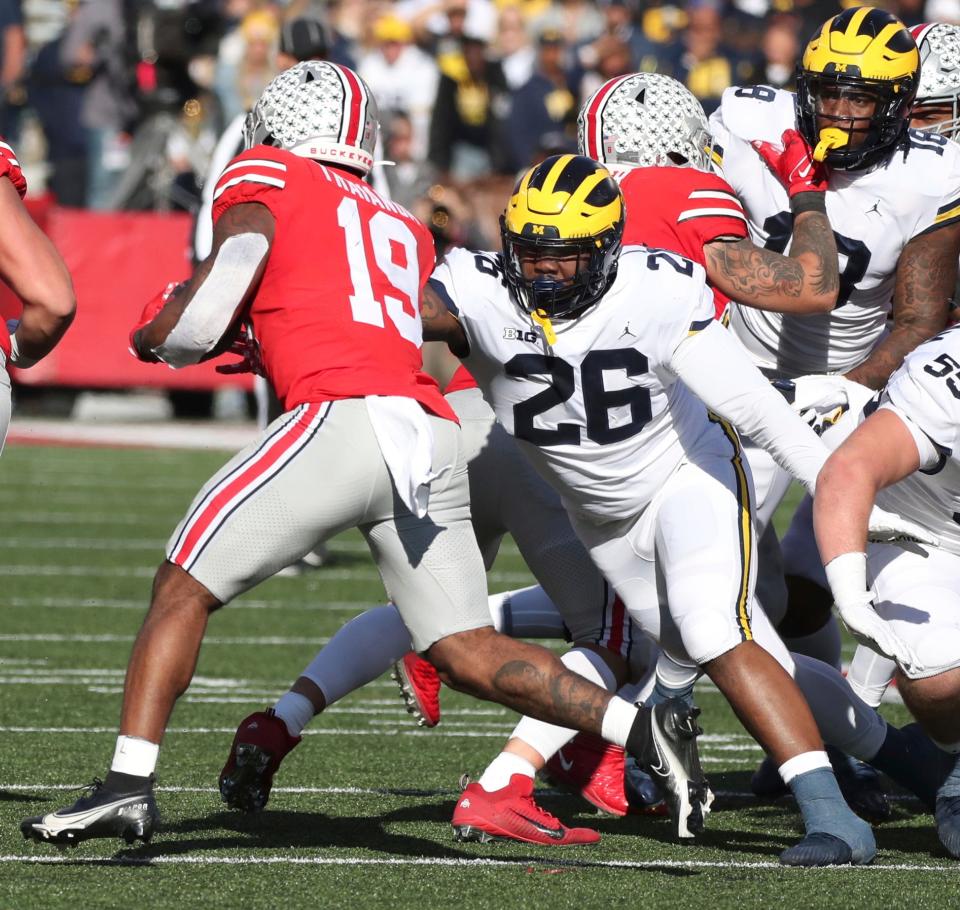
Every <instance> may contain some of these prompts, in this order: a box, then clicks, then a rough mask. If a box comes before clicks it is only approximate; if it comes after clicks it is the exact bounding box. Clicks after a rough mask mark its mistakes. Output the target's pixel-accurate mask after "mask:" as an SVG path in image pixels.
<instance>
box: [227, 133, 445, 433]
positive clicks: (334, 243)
mask: <svg viewBox="0 0 960 910" xmlns="http://www.w3.org/2000/svg"><path fill="white" fill-rule="evenodd" d="M213 199H214V203H213V221H214V224H216V222H217V220H218V219H219V218H220V217H221V216H222V215H223V213H224V212H225V211H227V209H229V208H230V207H231V206H234V205H241V204H243V203H247V202H255V203H259V204H261V205H264V206H266V207H267V208H268V209H269V210H270V212H271V213H272V214H273V217H274V218H275V220H276V230H275V232H274V240H273V246H272V248H271V251H270V258H269V260H268V261H267V266H266V269H265V271H264V274H263V279H262V281H261V282H260V287H259V289H258V290H257V294H256V296H255V298H254V299H253V302H252V304H251V307H250V313H249V318H250V320H251V321H252V323H253V329H254V333H255V334H256V336H257V339H258V340H259V342H260V346H261V349H262V353H263V362H264V368H265V370H266V374H267V377H268V378H269V380H270V382H271V384H272V385H273V387H274V389H275V390H276V392H277V395H278V396H279V398H280V400H281V401H282V402H283V406H284V408H285V409H287V410H290V409H291V408H294V407H296V406H297V405H300V404H303V403H304V402H318V401H334V400H337V399H341V398H358V397H362V396H365V395H401V396H405V397H408V398H414V399H416V400H417V401H419V402H420V403H421V404H422V405H423V406H424V407H425V408H426V409H427V410H429V411H431V412H432V413H434V414H437V415H439V416H441V417H445V418H447V419H450V420H456V417H455V416H454V414H453V411H452V410H451V409H450V406H449V405H448V404H447V403H446V402H445V401H444V399H443V396H442V395H441V394H440V389H439V387H438V385H437V383H436V381H435V380H433V379H432V378H431V377H430V376H428V375H427V374H426V373H424V372H423V369H422V368H423V360H422V357H421V352H420V348H421V345H422V333H421V325H420V309H419V304H420V292H421V290H422V289H423V286H424V284H425V283H426V281H427V279H428V278H429V277H430V272H431V271H432V269H433V265H434V247H433V239H432V237H431V236H430V233H429V231H428V230H427V229H426V228H425V227H424V226H423V225H422V224H421V223H420V222H419V221H417V219H416V218H414V217H413V215H411V214H410V213H409V212H408V211H407V210H406V209H404V208H403V207H402V206H400V205H397V204H396V203H393V202H389V201H387V200H385V199H382V198H381V197H380V196H379V195H378V194H377V193H376V192H375V191H374V190H373V189H372V188H371V187H370V186H369V185H368V184H366V183H364V182H363V181H362V180H361V179H360V178H359V177H355V176H353V175H352V174H349V173H347V172H345V171H342V170H338V169H337V168H334V167H328V166H326V165H323V164H320V163H319V162H316V161H311V160H309V159H307V158H301V157H299V156H297V155H293V154H291V153H290V152H286V151H284V150H282V149H275V148H270V147H268V146H264V145H258V146H256V147H255V148H252V149H250V150H249V151H246V152H243V153H241V154H240V155H238V156H237V157H236V158H234V159H233V161H232V162H231V163H230V164H229V165H228V166H227V167H226V168H225V169H224V171H223V173H222V174H221V175H220V179H219V180H218V181H217V186H216V189H215V190H214V195H213Z"/></svg>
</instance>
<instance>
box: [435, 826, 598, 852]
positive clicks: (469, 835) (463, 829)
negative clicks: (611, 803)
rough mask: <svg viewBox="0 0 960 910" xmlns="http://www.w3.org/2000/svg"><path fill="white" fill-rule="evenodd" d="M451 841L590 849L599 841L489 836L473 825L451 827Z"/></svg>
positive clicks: (504, 835)
mask: <svg viewBox="0 0 960 910" xmlns="http://www.w3.org/2000/svg"><path fill="white" fill-rule="evenodd" d="M452 827H453V839H454V840H455V841H457V843H474V844H500V843H513V844H536V845H538V846H541V847H592V846H593V844H594V843H600V842H599V841H592V842H590V843H566V844H565V843H562V842H560V841H555V840H549V841H542V840H533V839H528V838H525V837H516V836H512V835H506V834H491V833H490V832H489V831H484V830H483V829H482V828H475V827H474V826H473V825H453V826H452Z"/></svg>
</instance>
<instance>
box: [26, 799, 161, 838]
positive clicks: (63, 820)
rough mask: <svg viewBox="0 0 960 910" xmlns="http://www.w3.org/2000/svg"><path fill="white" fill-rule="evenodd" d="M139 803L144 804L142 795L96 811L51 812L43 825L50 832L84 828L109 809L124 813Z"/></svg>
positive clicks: (98, 807) (100, 807)
mask: <svg viewBox="0 0 960 910" xmlns="http://www.w3.org/2000/svg"><path fill="white" fill-rule="evenodd" d="M138 802H143V796H142V795H138V796H131V797H130V798H129V799H127V800H125V801H124V802H122V803H121V802H116V803H114V804H113V805H112V806H110V807H105V806H97V807H96V808H95V809H85V810H83V811H82V812H73V813H70V814H67V813H64V814H59V813H56V812H51V813H50V814H49V815H46V816H44V818H43V821H42V822H41V824H42V825H43V826H44V827H45V828H47V830H48V831H56V830H59V829H60V828H67V827H71V826H75V825H82V826H83V827H86V823H87V822H90V821H95V820H96V819H97V818H99V816H101V815H102V814H103V812H104V810H105V809H107V808H112V809H120V810H121V811H122V810H123V809H126V808H128V807H129V806H130V805H132V804H134V803H138Z"/></svg>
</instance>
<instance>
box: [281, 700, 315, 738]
mask: <svg viewBox="0 0 960 910" xmlns="http://www.w3.org/2000/svg"><path fill="white" fill-rule="evenodd" d="M314 711H315V709H314V706H313V702H312V701H310V699H309V698H307V696H306V695H301V694H300V693H299V692H285V693H284V694H283V695H281V696H280V698H279V699H277V703H276V704H275V705H274V706H273V713H274V714H276V715H277V717H279V718H280V720H282V721H283V722H284V723H285V724H286V725H287V732H289V734H290V735H291V736H299V735H300V734H301V733H303V728H304V727H305V726H306V725H307V724H308V723H310V721H311V720H313V715H314Z"/></svg>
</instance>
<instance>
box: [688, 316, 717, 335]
mask: <svg viewBox="0 0 960 910" xmlns="http://www.w3.org/2000/svg"><path fill="white" fill-rule="evenodd" d="M713 321H714V320H712V319H699V320H697V321H696V322H691V323H690V330H689V331H688V332H687V336H688V337H689V336H690V335H696V334H697V332H702V331H703V330H704V329H705V328H706V327H707V326H708V325H710V324H711V323H712V322H713Z"/></svg>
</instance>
